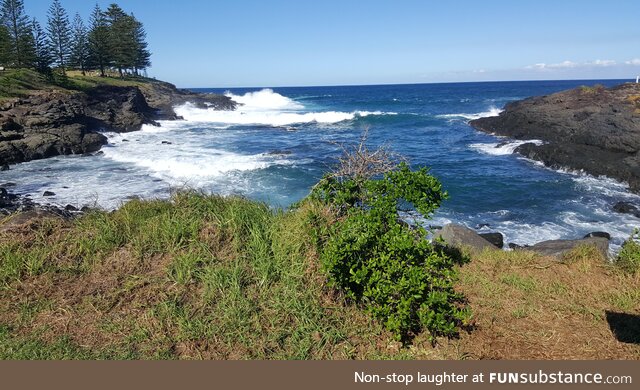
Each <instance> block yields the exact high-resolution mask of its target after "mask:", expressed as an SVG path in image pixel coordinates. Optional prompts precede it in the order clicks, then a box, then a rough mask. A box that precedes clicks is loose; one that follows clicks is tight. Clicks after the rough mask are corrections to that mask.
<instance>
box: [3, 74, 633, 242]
mask: <svg viewBox="0 0 640 390" xmlns="http://www.w3.org/2000/svg"><path fill="white" fill-rule="evenodd" d="M596 82H598V83H602V84H605V85H614V84H618V83H619V82H620V81H611V80H607V81H548V82H539V81H536V82H496V83H457V84H421V85H385V86H355V87H352V86H349V87H309V88H273V89H260V88H252V89H231V90H216V89H201V90H199V91H201V92H218V93H227V94H229V95H230V96H232V98H233V99H234V100H236V101H238V102H239V103H242V104H243V105H242V106H241V107H240V108H239V110H237V111H235V112H220V111H212V110H202V109H197V108H195V107H193V106H191V105H188V104H187V105H185V106H181V107H178V108H177V109H176V111H177V112H178V114H180V115H182V116H183V117H184V118H185V120H184V121H174V122H163V123H162V126H161V127H159V128H156V127H152V126H145V127H144V128H143V129H142V130H141V131H138V132H134V133H127V134H108V136H109V140H110V144H109V146H107V147H105V148H103V151H104V154H103V155H99V156H92V157H78V156H71V157H58V158H54V159H48V160H43V161H34V162H30V163H25V164H20V165H18V166H16V167H14V168H13V169H12V170H11V171H8V172H1V173H0V184H1V183H2V182H8V181H10V182H15V183H16V184H17V186H16V192H21V193H24V194H31V195H32V196H33V198H34V199H36V200H40V201H45V199H44V198H42V197H41V194H42V192H43V191H44V190H49V191H53V192H55V193H56V197H53V198H50V199H47V200H46V201H50V202H55V203H58V204H62V205H64V204H68V203H70V204H73V205H76V206H82V205H84V204H95V205H98V206H101V207H105V208H114V207H117V206H118V205H119V204H120V203H121V202H122V201H123V200H125V199H127V198H128V197H130V196H133V195H136V196H141V197H167V196H168V195H169V193H170V192H171V191H172V190H174V189H177V188H181V187H184V186H187V187H192V188H197V189H202V190H205V191H208V192H215V193H222V194H242V195H246V196H248V197H251V198H254V199H259V200H263V201H265V202H268V203H269V204H271V205H273V206H279V207H286V206H287V205H289V204H291V203H292V202H295V201H297V200H299V199H301V198H302V197H304V196H306V195H307V194H308V192H309V189H310V188H311V186H312V185H313V184H315V183H316V182H317V181H318V179H319V178H320V177H321V176H322V174H323V173H324V172H326V171H327V170H328V169H329V168H330V167H331V165H332V164H333V163H334V162H335V158H336V157H337V156H338V155H339V152H340V150H339V147H338V146H336V144H335V143H336V142H338V143H340V142H345V143H349V142H355V141H356V140H357V139H358V137H359V134H360V133H361V132H362V130H363V129H364V128H365V127H368V128H369V129H370V130H369V134H370V138H369V140H370V143H371V144H372V145H376V144H381V143H387V144H389V145H390V146H391V147H392V148H393V149H394V150H395V151H397V152H399V153H402V154H404V155H406V156H407V157H408V158H409V160H410V162H411V164H412V165H414V166H422V165H426V166H429V167H431V172H432V173H433V174H434V175H436V176H437V177H438V178H440V180H441V181H442V182H443V184H444V187H445V189H446V190H447V191H448V192H449V194H450V199H449V200H448V201H447V202H446V203H445V204H444V206H443V207H442V209H441V210H440V211H439V212H438V213H437V215H436V216H435V218H434V221H433V224H435V225H442V224H444V223H447V222H450V221H454V222H458V223H463V224H465V225H467V226H469V227H472V228H476V227H479V226H483V225H485V224H486V225H488V226H484V227H482V228H481V229H480V230H482V231H487V232H488V231H500V232H502V233H504V234H505V236H506V241H507V242H516V243H519V244H532V243H535V242H538V241H541V240H544V239H561V238H579V237H582V236H583V235H584V234H586V233H588V232H591V231H596V230H600V231H607V232H609V233H611V234H612V235H613V236H614V241H613V243H614V246H617V245H619V244H620V243H621V242H622V241H623V240H624V239H625V238H626V237H627V236H628V235H629V233H630V232H631V230H632V228H633V227H634V226H636V225H638V219H636V218H634V217H631V216H628V215H620V214H616V213H614V212H612V211H611V206H612V204H613V203H615V202H616V201H619V200H631V201H637V200H638V197H637V196H636V195H633V194H630V193H629V192H628V191H627V187H626V185H625V184H624V183H618V182H615V181H613V180H610V179H606V178H594V177H591V176H588V175H584V174H580V173H575V172H574V173H571V172H557V171H552V170H549V169H546V168H544V167H542V166H540V165H539V164H537V163H535V162H533V161H530V160H527V159H524V158H522V157H519V156H517V155H514V154H512V151H513V150H514V149H515V147H516V146H517V143H513V142H512V143H507V144H506V145H504V146H501V147H498V148H496V146H497V145H498V144H499V143H502V142H504V141H509V140H508V139H502V138H498V137H494V136H491V135H487V134H483V133H480V132H477V131H475V130H474V129H472V128H471V127H470V126H469V125H468V121H469V120H470V119H474V118H479V117H482V116H489V115H497V114H498V113H499V112H500V109H501V108H502V107H503V106H504V104H505V103H507V102H509V101H513V100H517V99H522V98H525V97H528V96H534V95H541V94H548V93H552V92H556V91H560V90H564V89H567V88H573V87H576V86H578V85H583V84H595V83H596Z"/></svg>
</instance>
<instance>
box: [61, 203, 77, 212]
mask: <svg viewBox="0 0 640 390" xmlns="http://www.w3.org/2000/svg"><path fill="white" fill-rule="evenodd" d="M64 209H65V210H67V211H78V208H77V207H75V206H73V205H70V204H68V205H66V206H65V208H64Z"/></svg>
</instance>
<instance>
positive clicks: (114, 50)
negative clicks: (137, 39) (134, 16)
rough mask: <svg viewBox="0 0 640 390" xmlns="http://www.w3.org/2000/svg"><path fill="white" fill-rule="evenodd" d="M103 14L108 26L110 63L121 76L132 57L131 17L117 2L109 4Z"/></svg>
mask: <svg viewBox="0 0 640 390" xmlns="http://www.w3.org/2000/svg"><path fill="white" fill-rule="evenodd" d="M105 16H106V19H107V24H108V26H109V27H108V31H109V34H108V36H109V53H110V54H111V59H112V61H113V62H112V64H113V66H114V67H116V68H117V69H118V72H119V73H120V77H123V76H124V72H123V71H124V70H125V69H126V68H127V67H128V66H129V64H131V63H132V62H133V57H132V56H131V48H132V45H133V33H132V32H133V24H132V21H131V17H130V16H129V15H127V14H126V13H125V12H124V11H123V10H122V8H120V6H118V5H117V4H111V5H109V8H107V11H106V12H105Z"/></svg>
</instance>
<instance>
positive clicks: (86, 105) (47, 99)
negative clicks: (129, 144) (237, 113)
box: [0, 75, 235, 169]
mask: <svg viewBox="0 0 640 390" xmlns="http://www.w3.org/2000/svg"><path fill="white" fill-rule="evenodd" d="M2 77H7V76H2ZM30 77H38V76H34V75H30ZM86 80H87V77H84V78H83V79H81V81H86ZM91 81H92V82H94V83H95V84H94V85H90V86H89V87H84V88H82V89H73V88H65V87H59V86H55V85H54V86H45V87H41V88H39V89H37V90H31V91H28V92H27V93H23V94H22V96H18V97H9V98H5V99H2V100H0V167H3V168H4V169H7V167H8V165H9V164H16V163H20V162H25V161H30V160H36V159H42V158H48V157H53V156H57V155H66V154H85V153H92V152H96V151H98V150H99V149H100V148H101V146H102V145H104V144H106V142H107V138H106V137H105V136H104V135H102V134H101V132H102V131H115V132H129V131H136V130H140V128H141V127H142V125H144V124H152V125H154V124H156V122H155V121H156V120H173V119H180V118H179V117H178V116H177V115H176V114H175V113H174V112H173V107H174V106H175V105H179V104H183V103H185V102H188V101H189V102H193V103H194V104H196V105H198V106H201V107H210V108H213V109H218V110H233V109H235V103H234V102H233V101H232V100H231V99H230V98H228V97H226V96H221V95H209V94H197V93H193V92H189V91H184V90H180V89H178V88H176V87H175V86H174V85H172V84H169V83H166V82H162V81H157V80H151V79H140V78H137V79H135V80H132V81H125V80H122V81H121V80H112V79H101V78H98V77H95V78H92V79H91ZM72 85H73V84H72Z"/></svg>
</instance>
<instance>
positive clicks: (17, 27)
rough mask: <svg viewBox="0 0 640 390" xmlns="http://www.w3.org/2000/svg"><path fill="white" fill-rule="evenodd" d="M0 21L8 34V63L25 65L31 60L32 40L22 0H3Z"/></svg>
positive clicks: (17, 65) (18, 65)
mask: <svg viewBox="0 0 640 390" xmlns="http://www.w3.org/2000/svg"><path fill="white" fill-rule="evenodd" d="M0 21H1V24H2V25H3V26H4V27H5V29H6V32H7V33H8V36H9V42H8V54H6V56H7V57H8V61H7V62H8V64H9V65H12V66H16V67H27V66H30V65H31V62H32V61H33V57H34V53H33V40H32V39H31V28H30V23H29V18H28V17H27V15H26V14H25V12H24V4H23V2H22V0H3V1H2V6H1V8H0Z"/></svg>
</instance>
